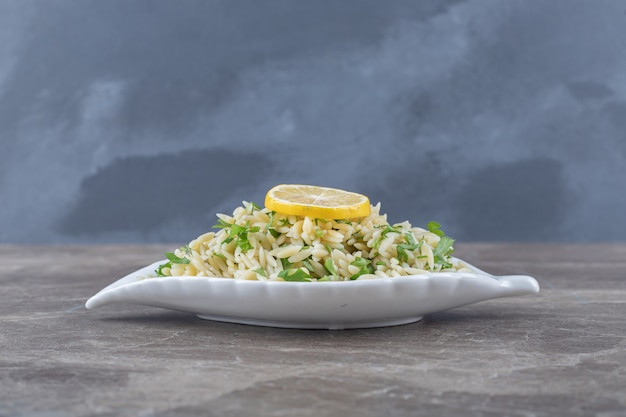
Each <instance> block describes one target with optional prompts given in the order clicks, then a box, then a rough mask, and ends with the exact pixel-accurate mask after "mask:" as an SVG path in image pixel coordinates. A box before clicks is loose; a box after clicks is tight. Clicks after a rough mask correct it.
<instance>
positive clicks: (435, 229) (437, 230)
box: [426, 222, 445, 237]
mask: <svg viewBox="0 0 626 417" xmlns="http://www.w3.org/2000/svg"><path fill="white" fill-rule="evenodd" d="M426 228H427V229H428V231H429V232H430V233H434V234H436V235H437V236H439V237H443V236H444V235H445V233H444V232H443V230H441V225H440V224H439V223H437V222H428V224H427V225H426Z"/></svg>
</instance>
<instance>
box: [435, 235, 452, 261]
mask: <svg viewBox="0 0 626 417" xmlns="http://www.w3.org/2000/svg"><path fill="white" fill-rule="evenodd" d="M453 244H454V239H452V238H451V237H449V236H443V237H442V238H441V239H440V240H439V243H438V244H437V247H435V249H434V250H433V257H434V258H435V263H437V264H440V265H441V266H442V267H443V268H450V267H451V266H452V264H451V263H450V262H449V257H450V256H451V255H452V253H453V252H454V248H453V247H452V245H453Z"/></svg>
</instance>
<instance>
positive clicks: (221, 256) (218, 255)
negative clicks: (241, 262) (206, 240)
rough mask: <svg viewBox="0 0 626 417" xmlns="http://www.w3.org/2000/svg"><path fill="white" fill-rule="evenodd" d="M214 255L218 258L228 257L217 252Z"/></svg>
mask: <svg viewBox="0 0 626 417" xmlns="http://www.w3.org/2000/svg"><path fill="white" fill-rule="evenodd" d="M213 255H215V256H217V257H218V258H222V259H226V257H225V256H224V255H223V254H221V253H218V252H215V251H213Z"/></svg>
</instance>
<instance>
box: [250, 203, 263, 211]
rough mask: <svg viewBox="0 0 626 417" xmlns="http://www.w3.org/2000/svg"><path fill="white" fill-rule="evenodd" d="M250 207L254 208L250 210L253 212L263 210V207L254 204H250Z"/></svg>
mask: <svg viewBox="0 0 626 417" xmlns="http://www.w3.org/2000/svg"><path fill="white" fill-rule="evenodd" d="M250 207H252V210H250V211H251V212H254V210H261V207H259V206H258V204H255V203H254V202H252V201H251V202H250Z"/></svg>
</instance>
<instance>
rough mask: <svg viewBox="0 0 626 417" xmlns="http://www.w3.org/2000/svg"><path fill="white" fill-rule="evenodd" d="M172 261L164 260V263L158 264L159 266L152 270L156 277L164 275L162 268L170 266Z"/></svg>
mask: <svg viewBox="0 0 626 417" xmlns="http://www.w3.org/2000/svg"><path fill="white" fill-rule="evenodd" d="M171 267H172V263H171V262H166V263H164V264H161V265H159V267H158V268H157V269H156V270H155V271H154V272H155V273H156V276H157V277H165V276H166V275H165V274H164V273H163V269H164V268H171Z"/></svg>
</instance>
